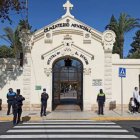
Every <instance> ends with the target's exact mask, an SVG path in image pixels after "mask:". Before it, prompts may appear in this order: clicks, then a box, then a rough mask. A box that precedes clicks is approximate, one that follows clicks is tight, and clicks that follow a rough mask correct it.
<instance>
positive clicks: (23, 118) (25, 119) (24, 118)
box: [22, 116, 31, 122]
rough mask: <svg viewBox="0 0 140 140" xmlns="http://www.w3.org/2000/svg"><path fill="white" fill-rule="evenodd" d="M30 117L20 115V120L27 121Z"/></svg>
mask: <svg viewBox="0 0 140 140" xmlns="http://www.w3.org/2000/svg"><path fill="white" fill-rule="evenodd" d="M30 119H31V117H29V116H24V117H22V122H28V121H29V120H30Z"/></svg>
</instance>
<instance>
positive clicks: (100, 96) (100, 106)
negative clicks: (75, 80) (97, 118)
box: [97, 89, 105, 115]
mask: <svg viewBox="0 0 140 140" xmlns="http://www.w3.org/2000/svg"><path fill="white" fill-rule="evenodd" d="M97 102H98V114H99V115H100V114H101V115H104V110H103V108H104V103H105V94H104V93H103V90H102V89H100V93H99V94H98V95H97Z"/></svg>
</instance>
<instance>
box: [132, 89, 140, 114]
mask: <svg viewBox="0 0 140 140" xmlns="http://www.w3.org/2000/svg"><path fill="white" fill-rule="evenodd" d="M138 96H139V91H138V87H135V88H134V91H133V98H134V102H135V104H136V111H137V112H138V109H139V103H138Z"/></svg>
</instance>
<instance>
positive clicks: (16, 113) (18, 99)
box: [13, 89, 25, 125]
mask: <svg viewBox="0 0 140 140" xmlns="http://www.w3.org/2000/svg"><path fill="white" fill-rule="evenodd" d="M24 100H25V98H24V97H23V96H22V95H20V89H17V95H16V96H15V98H14V102H13V124H14V125H16V124H18V123H20V117H21V114H22V105H23V101H24Z"/></svg>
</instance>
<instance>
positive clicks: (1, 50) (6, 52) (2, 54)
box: [0, 45, 14, 58]
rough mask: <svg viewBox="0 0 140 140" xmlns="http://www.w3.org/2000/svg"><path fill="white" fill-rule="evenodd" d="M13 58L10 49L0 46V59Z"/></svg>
mask: <svg viewBox="0 0 140 140" xmlns="http://www.w3.org/2000/svg"><path fill="white" fill-rule="evenodd" d="M9 57H10V58H14V52H13V49H12V48H9V47H8V46H5V45H3V46H0V58H9Z"/></svg>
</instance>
